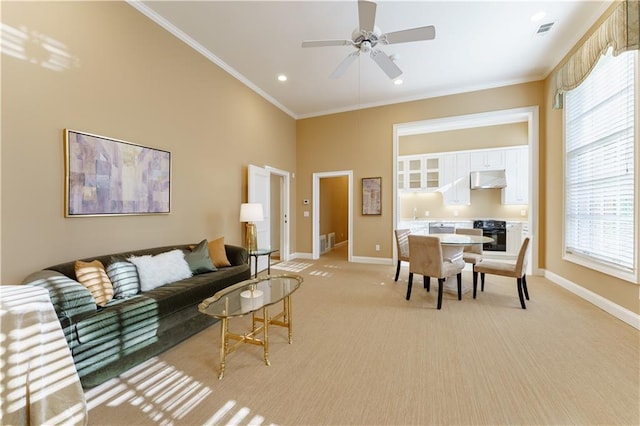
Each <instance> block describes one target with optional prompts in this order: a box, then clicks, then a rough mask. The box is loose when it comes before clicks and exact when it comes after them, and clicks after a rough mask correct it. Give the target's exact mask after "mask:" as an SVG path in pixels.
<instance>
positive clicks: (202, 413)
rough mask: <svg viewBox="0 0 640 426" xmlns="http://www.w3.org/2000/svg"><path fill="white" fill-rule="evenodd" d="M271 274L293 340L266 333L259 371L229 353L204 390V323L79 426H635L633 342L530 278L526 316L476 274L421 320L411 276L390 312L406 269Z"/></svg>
mask: <svg viewBox="0 0 640 426" xmlns="http://www.w3.org/2000/svg"><path fill="white" fill-rule="evenodd" d="M286 268H291V269H295V272H296V273H299V274H300V275H302V276H303V277H304V279H305V283H304V284H303V286H302V288H301V289H300V290H298V291H297V292H296V293H295V294H294V296H293V319H294V335H293V343H292V344H291V345H289V344H287V342H286V330H284V329H281V328H278V327H272V328H271V329H270V330H271V333H270V361H271V366H265V365H264V363H263V362H262V358H261V357H262V348H260V347H257V346H253V345H244V346H243V347H241V348H239V349H238V350H237V351H236V352H234V353H232V354H230V355H229V356H228V357H227V369H226V373H225V377H224V379H223V380H221V381H219V380H218V379H217V368H218V362H219V354H218V347H219V346H218V345H219V341H220V337H219V330H220V328H219V325H217V324H216V325H213V326H211V327H210V328H209V329H207V330H205V331H203V332H201V333H199V334H198V335H196V336H193V337H192V338H190V339H188V340H187V341H185V342H183V343H182V344H180V345H178V346H176V347H174V348H173V349H171V350H169V351H167V352H165V353H163V354H162V355H161V356H159V357H157V358H154V359H152V360H150V361H148V362H147V363H145V364H144V365H142V366H138V367H136V368H134V369H133V370H131V371H129V372H127V373H126V374H124V375H123V376H121V377H119V378H117V379H113V380H111V381H109V382H107V383H105V384H103V385H102V386H99V387H97V388H94V389H91V390H88V391H87V401H88V404H89V409H90V411H89V423H90V425H101V424H105V425H120V424H121V425H138V424H140V425H142V424H158V425H171V424H175V425H204V424H254V425H258V424H263V425H269V424H279V425H427V424H434V425H444V424H455V425H465V424H481V425H514V424H521V425H532V424H549V425H567V424H579V425H587V424H588V425H591V424H593V425H595V424H602V425H604V424H606V425H610V424H625V425H637V424H640V355H639V354H640V352H639V350H640V338H639V336H640V333H639V332H638V331H637V330H635V329H634V328H632V327H630V326H629V325H627V324H625V323H623V322H622V321H619V320H617V319H615V318H613V317H611V316H610V315H608V314H607V313H605V312H603V311H601V310H599V309H598V308H596V307H594V306H593V305H591V304H589V303H587V302H585V301H583V300H581V299H579V298H577V297H576V296H574V295H572V294H570V293H569V292H567V291H565V290H563V289H562V288H560V287H558V286H556V285H554V284H552V283H550V282H549V281H547V280H545V279H543V278H540V277H530V278H529V279H528V283H529V292H530V296H531V301H530V302H528V309H527V310H522V309H520V305H519V301H518V296H517V291H516V286H515V280H510V279H506V278H502V277H493V276H487V284H486V288H485V292H484V293H480V292H479V296H478V299H476V300H473V299H472V296H471V293H467V294H465V295H464V297H463V299H462V301H458V300H456V298H455V296H453V295H449V294H445V296H444V300H443V307H442V310H441V311H437V310H436V309H435V304H436V294H437V291H434V288H433V287H436V288H437V286H435V285H434V283H432V286H433V287H432V290H431V293H427V292H426V291H425V290H423V289H422V285H421V284H422V280H421V277H418V280H417V282H416V281H414V290H413V294H412V297H411V300H410V301H406V300H405V299H404V296H405V293H406V286H407V282H406V281H407V275H408V271H407V267H406V266H404V267H403V269H402V272H401V280H400V281H399V282H397V283H394V282H393V275H394V272H395V266H382V265H368V264H353V263H352V264H349V263H347V262H346V260H345V256H344V254H343V252H341V251H336V252H332V253H331V254H329V255H325V256H323V257H322V258H321V259H320V260H318V261H310V260H302V261H293V262H283V263H282V264H281V265H276V266H275V267H272V274H278V273H282V272H284V271H287V272H291V271H289V270H287V269H286ZM463 278H464V280H465V282H467V283H470V282H471V274H470V273H465V275H464V277H463ZM271 312H274V310H273V309H272V311H271ZM246 324H247V320H246V319H244V318H243V319H240V320H238V321H237V322H232V323H231V328H232V330H236V331H240V330H238V329H241V328H242V326H243V325H246Z"/></svg>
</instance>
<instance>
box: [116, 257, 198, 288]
mask: <svg viewBox="0 0 640 426" xmlns="http://www.w3.org/2000/svg"><path fill="white" fill-rule="evenodd" d="M128 260H129V262H131V263H133V264H134V265H136V268H137V269H138V276H139V277H140V289H141V290H142V291H149V290H153V289H154V288H156V287H160V286H162V285H165V284H168V283H172V282H174V281H179V280H183V279H185V278H188V277H190V276H191V275H192V274H191V269H189V265H188V264H187V261H186V260H184V252H183V251H182V250H177V249H176V250H171V251H168V252H166V253H160V254H157V255H155V256H152V255H145V256H131V257H129V258H128Z"/></svg>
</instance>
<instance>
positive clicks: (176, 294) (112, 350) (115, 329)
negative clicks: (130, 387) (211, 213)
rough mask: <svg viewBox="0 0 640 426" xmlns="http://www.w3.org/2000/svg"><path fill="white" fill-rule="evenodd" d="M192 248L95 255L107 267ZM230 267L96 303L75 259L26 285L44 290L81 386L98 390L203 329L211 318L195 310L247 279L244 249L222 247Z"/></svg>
mask: <svg viewBox="0 0 640 426" xmlns="http://www.w3.org/2000/svg"><path fill="white" fill-rule="evenodd" d="M191 247H193V244H185V245H176V246H167V247H156V248H151V249H146V250H137V251H132V252H127V253H117V254H111V255H104V256H97V257H93V258H90V259H80V260H83V261H92V260H96V259H97V260H100V261H101V262H102V264H103V265H104V266H105V267H106V266H107V265H109V264H110V262H113V261H114V259H116V258H120V259H122V258H128V257H129V256H144V255H157V254H160V253H164V252H167V251H170V250H175V249H180V250H183V251H187V250H189V249H190V248H191ZM224 248H225V252H226V254H227V258H228V260H229V262H230V263H231V266H226V267H220V268H218V270H217V271H214V272H206V273H201V274H197V275H193V276H192V277H190V278H187V279H183V280H180V281H176V282H173V283H169V284H165V285H162V286H160V287H157V288H154V289H152V290H148V291H143V292H139V293H138V294H135V295H134V296H131V297H128V298H121V299H112V300H111V301H109V302H108V303H107V304H106V305H105V306H104V307H99V306H97V305H96V303H95V300H94V298H93V296H92V295H91V293H90V292H89V290H88V289H87V288H86V287H85V286H83V285H82V284H80V283H79V282H77V281H76V276H75V269H74V264H75V261H72V262H67V263H62V264H59V265H54V266H50V267H48V268H46V269H44V270H42V271H38V272H36V273H34V274H31V275H30V276H29V277H27V278H26V279H25V280H24V284H27V285H37V286H42V287H45V288H46V289H47V290H48V291H49V296H50V297H51V301H52V303H53V306H54V308H55V310H56V314H57V316H58V319H59V321H60V323H61V325H62V329H63V331H64V334H65V337H66V339H67V343H68V344H69V348H70V349H71V353H72V355H73V359H74V363H75V366H76V369H77V370H78V375H79V376H80V381H81V382H82V386H83V387H84V388H90V387H93V386H96V385H98V384H100V383H102V382H104V381H106V380H108V379H110V378H112V377H116V376H118V375H120V374H121V373H123V372H124V371H126V370H128V369H130V368H131V367H133V366H135V365H138V364H140V363H142V362H143V361H146V360H148V359H149V358H151V357H153V356H156V355H158V354H159V353H161V352H163V351H165V350H166V349H168V348H170V347H172V346H174V345H176V344H177V343H179V342H181V341H182V340H184V339H186V338H188V337H190V336H192V335H194V334H196V333H198V332H199V331H202V330H203V329H205V328H206V327H208V326H209V325H211V324H213V323H214V322H215V319H213V318H211V317H209V316H207V315H203V314H201V313H200V312H199V311H198V309H197V306H198V304H199V303H200V302H202V300H204V299H206V298H207V297H210V296H212V295H213V294H215V293H216V292H217V291H219V290H221V289H223V288H225V287H228V286H230V285H233V284H235V283H238V282H240V281H243V280H246V279H249V278H250V277H251V272H250V267H249V264H248V253H247V251H246V250H245V249H244V248H242V247H238V246H233V245H228V244H227V245H225V246H224Z"/></svg>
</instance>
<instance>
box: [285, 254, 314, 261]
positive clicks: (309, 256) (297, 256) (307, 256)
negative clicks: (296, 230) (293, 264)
mask: <svg viewBox="0 0 640 426" xmlns="http://www.w3.org/2000/svg"><path fill="white" fill-rule="evenodd" d="M293 259H311V260H313V254H312V253H300V252H295V253H291V257H290V258H289V260H293Z"/></svg>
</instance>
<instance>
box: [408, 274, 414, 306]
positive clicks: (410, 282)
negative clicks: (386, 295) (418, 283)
mask: <svg viewBox="0 0 640 426" xmlns="http://www.w3.org/2000/svg"><path fill="white" fill-rule="evenodd" d="M412 285H413V272H409V284H408V285H407V300H409V298H410V297H411V286H412Z"/></svg>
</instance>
